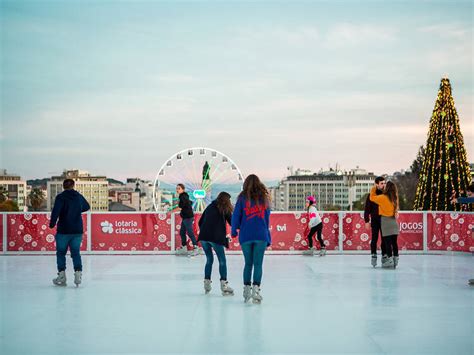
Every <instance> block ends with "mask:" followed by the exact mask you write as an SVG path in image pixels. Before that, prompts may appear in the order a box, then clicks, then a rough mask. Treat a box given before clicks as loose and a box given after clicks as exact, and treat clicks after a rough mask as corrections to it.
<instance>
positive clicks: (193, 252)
mask: <svg viewBox="0 0 474 355" xmlns="http://www.w3.org/2000/svg"><path fill="white" fill-rule="evenodd" d="M187 255H188V257H193V256H198V255H199V248H198V247H194V248H193V250H191V251H190V252H189V253H187Z"/></svg>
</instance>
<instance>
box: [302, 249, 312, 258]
mask: <svg viewBox="0 0 474 355" xmlns="http://www.w3.org/2000/svg"><path fill="white" fill-rule="evenodd" d="M303 255H308V256H313V255H314V248H313V247H311V248H309V249H306V250H303Z"/></svg>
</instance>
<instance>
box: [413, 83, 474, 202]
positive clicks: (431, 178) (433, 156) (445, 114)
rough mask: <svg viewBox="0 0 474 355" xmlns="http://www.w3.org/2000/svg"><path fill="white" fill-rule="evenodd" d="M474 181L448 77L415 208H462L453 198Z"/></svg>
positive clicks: (437, 105) (435, 116) (431, 130)
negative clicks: (452, 201)
mask: <svg viewBox="0 0 474 355" xmlns="http://www.w3.org/2000/svg"><path fill="white" fill-rule="evenodd" d="M470 182H471V175H470V169H469V163H468V160H467V155H466V149H465V148H464V139H463V136H462V133H461V128H460V126H459V118H458V114H457V112H456V108H455V107H454V99H453V96H452V93H451V84H450V83H449V79H448V78H443V79H441V85H440V87H439V91H438V97H437V99H436V103H435V107H434V110H433V114H432V115H431V119H430V128H429V132H428V140H427V142H426V147H425V158H424V161H423V167H422V169H421V174H420V178H419V180H418V185H417V189H416V197H415V203H414V206H413V207H414V209H415V210H431V211H454V210H459V209H461V208H462V206H460V205H455V204H452V203H451V199H452V198H453V197H455V196H459V194H463V193H465V191H466V190H467V187H468V186H469V184H470Z"/></svg>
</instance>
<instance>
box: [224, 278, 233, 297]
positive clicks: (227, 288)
mask: <svg viewBox="0 0 474 355" xmlns="http://www.w3.org/2000/svg"><path fill="white" fill-rule="evenodd" d="M221 291H222V296H233V295H234V289H233V288H232V287H230V286H229V282H228V281H226V280H221Z"/></svg>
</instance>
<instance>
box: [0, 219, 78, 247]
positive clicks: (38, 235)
mask: <svg viewBox="0 0 474 355" xmlns="http://www.w3.org/2000/svg"><path fill="white" fill-rule="evenodd" d="M49 221H50V214H49V213H48V214H46V213H25V214H7V251H56V241H55V238H54V236H55V235H56V228H55V229H50V228H49ZM82 221H83V224H84V234H83V237H82V244H81V250H83V251H85V250H87V215H85V214H83V215H82Z"/></svg>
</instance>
